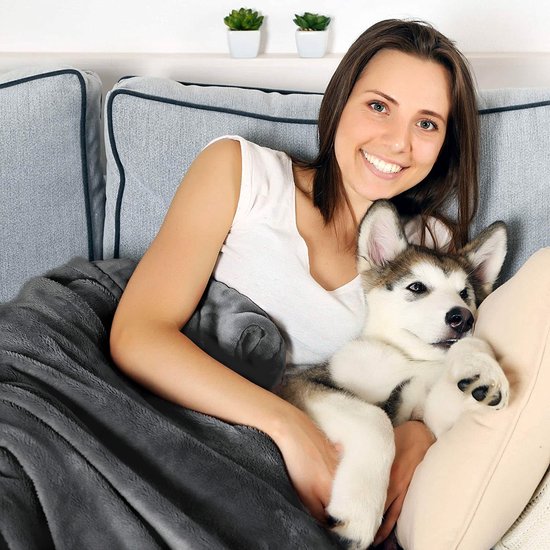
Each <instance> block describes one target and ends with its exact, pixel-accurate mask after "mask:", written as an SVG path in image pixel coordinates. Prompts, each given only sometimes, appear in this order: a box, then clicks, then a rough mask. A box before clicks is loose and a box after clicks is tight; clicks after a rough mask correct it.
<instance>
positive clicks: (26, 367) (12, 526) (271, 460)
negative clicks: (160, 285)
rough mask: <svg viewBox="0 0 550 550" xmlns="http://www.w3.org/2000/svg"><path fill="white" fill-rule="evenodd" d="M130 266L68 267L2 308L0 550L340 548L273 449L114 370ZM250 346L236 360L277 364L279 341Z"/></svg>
mask: <svg viewBox="0 0 550 550" xmlns="http://www.w3.org/2000/svg"><path fill="white" fill-rule="evenodd" d="M134 267H135V263H134V262H132V261H130V260H105V261H98V262H88V261H87V260H84V259H81V258H76V259H74V260H72V261H71V262H69V263H68V264H66V265H64V266H61V267H59V268H57V269H55V270H53V271H51V272H49V273H47V274H46V275H45V276H42V277H36V278H34V279H31V280H30V281H29V282H28V283H27V284H26V285H25V286H24V287H23V289H22V290H21V292H20V293H19V295H18V296H17V297H16V298H15V299H14V300H13V301H11V302H8V303H6V304H2V305H0V548H2V547H7V548H10V549H11V550H19V549H21V550H33V549H44V548H59V549H63V548H66V549H71V550H72V549H75V548H79V549H80V548H82V549H95V548H97V549H106V548H109V549H126V548H127V549H132V550H137V549H141V548H143V549H156V548H174V549H176V548H177V549H180V548H190V549H201V548H204V549H209V550H211V549H216V548H235V549H237V548H238V549H239V550H244V549H256V548H274V549H275V548H276V549H285V548H288V549H291V548H315V549H320V550H322V549H325V548H338V547H339V546H340V545H339V542H338V540H337V539H336V537H334V536H333V535H332V534H330V533H329V532H327V531H326V530H325V529H323V528H322V527H321V526H320V525H318V524H317V523H316V522H315V521H314V519H313V518H312V517H311V516H310V515H309V514H308V513H307V511H305V509H304V508H303V506H302V505H301V503H300V501H299V499H298V497H297V496H296V493H295V491H294V490H293V488H292V485H291V483H290V481H289V479H288V476H287V473H286V470H285V467H284V463H283V461H282V458H281V456H280V453H279V451H278V449H277V447H276V446H275V444H274V443H273V441H271V440H270V439H269V437H267V436H266V435H265V434H263V433H261V432H260V431H258V430H255V429H252V428H249V427H246V426H238V425H230V424H227V423H224V422H222V421H220V420H218V419H215V418H212V417H209V416H206V415H203V414H200V413H197V412H194V411H190V410H187V409H184V408H182V407H178V406H176V405H174V404H171V403H169V402H167V401H164V400H162V399H160V398H158V397H156V396H154V395H152V394H151V393H149V392H148V391H146V390H145V389H144V388H141V387H140V386H138V385H136V384H134V383H133V382H132V381H130V380H129V379H128V378H127V377H125V376H124V375H123V374H122V373H121V372H120V371H118V370H117V369H116V367H115V366H114V365H113V363H112V361H111V360H110V357H109V353H108V335H109V329H110V324H111V320H112V316H113V313H114V310H115V308H116V305H117V303H118V300H119V299H120V296H121V294H122V290H123V288H124V286H125V284H126V281H127V280H128V278H129V276H130V275H131V273H132V271H133V269H134ZM260 332H261V331H260ZM261 336H262V337H264V336H265V334H264V332H262V334H261ZM258 342H259V341H258ZM258 342H256V343H254V344H253V345H252V346H249V343H247V342H244V343H242V346H241V349H243V350H245V352H250V353H254V352H255V353H260V352H261V353H262V354H265V353H273V354H274V355H273V356H274V357H278V358H279V359H280V357H281V355H280V353H281V350H280V349H279V348H278V347H277V340H276V339H275V340H273V341H270V342H267V341H266V342H264V343H262V345H259V344H258ZM266 343H269V344H273V343H274V344H275V346H267V347H265V349H264V348H263V347H262V346H264V344H266ZM268 348H269V349H268ZM258 350H259V351H258ZM262 350H263V351H262ZM266 350H267V351H266ZM277 368H278V367H277ZM274 372H275V374H274V375H273V376H272V379H273V380H274V379H276V378H277V376H278V371H277V369H275V370H274Z"/></svg>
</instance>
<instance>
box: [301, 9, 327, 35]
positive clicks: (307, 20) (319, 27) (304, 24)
mask: <svg viewBox="0 0 550 550" xmlns="http://www.w3.org/2000/svg"><path fill="white" fill-rule="evenodd" d="M294 15H295V16H296V19H293V21H294V23H296V25H298V27H300V30H302V31H324V30H325V29H326V28H327V27H328V24H329V23H330V17H326V16H324V15H319V14H318V13H309V12H308V11H306V12H305V13H303V14H302V15H298V14H297V13H295V14H294Z"/></svg>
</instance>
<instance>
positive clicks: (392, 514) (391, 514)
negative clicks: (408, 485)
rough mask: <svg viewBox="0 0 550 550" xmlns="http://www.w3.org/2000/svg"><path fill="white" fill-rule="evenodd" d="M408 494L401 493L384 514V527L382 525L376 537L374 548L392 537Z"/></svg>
mask: <svg viewBox="0 0 550 550" xmlns="http://www.w3.org/2000/svg"><path fill="white" fill-rule="evenodd" d="M406 494H407V493H406V492H403V493H401V494H400V495H398V496H397V498H396V499H395V500H394V501H393V502H391V503H390V505H389V507H388V508H387V510H386V513H385V514H384V519H383V521H382V525H380V528H379V529H378V532H377V533H376V536H375V537H374V542H373V545H374V546H377V545H378V544H380V543H381V542H382V541H384V540H386V539H387V538H388V537H389V536H390V533H391V532H392V529H393V528H394V527H395V524H396V523H397V518H399V514H400V513H401V508H403V502H404V501H405V495H406Z"/></svg>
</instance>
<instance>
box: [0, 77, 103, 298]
mask: <svg viewBox="0 0 550 550" xmlns="http://www.w3.org/2000/svg"><path fill="white" fill-rule="evenodd" d="M100 112H101V82H100V80H99V78H98V77H97V76H96V75H94V74H92V73H88V72H84V71H79V70H75V69H72V68H59V69H56V70H47V69H43V68H42V69H41V68H27V69H22V70H17V71H12V72H9V73H6V74H4V75H0V223H1V228H2V236H1V241H0V301H4V300H7V299H10V298H12V297H13V296H14V295H15V293H16V292H17V290H18V289H19V288H20V286H21V283H22V282H23V281H24V280H26V279H28V278H29V277H31V276H33V275H37V274H39V273H42V272H44V271H46V270H48V269H51V268H53V267H55V266H57V265H59V264H61V263H63V262H65V261H67V260H68V259H69V258H71V257H72V256H76V255H79V256H85V257H88V258H90V259H94V258H101V254H102V235H103V221H104V210H103V209H104V178H103V175H102V168H101V163H100V143H101V133H100Z"/></svg>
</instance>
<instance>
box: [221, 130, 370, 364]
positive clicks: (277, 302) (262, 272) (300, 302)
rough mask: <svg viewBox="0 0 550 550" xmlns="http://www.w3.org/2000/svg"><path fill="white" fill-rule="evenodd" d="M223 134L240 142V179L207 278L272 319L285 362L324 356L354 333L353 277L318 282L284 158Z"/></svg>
mask: <svg viewBox="0 0 550 550" xmlns="http://www.w3.org/2000/svg"><path fill="white" fill-rule="evenodd" d="M225 137H230V138H231V139H235V140H238V141H239V142H240V144H241V154H242V179H241V190H240V196H239V202H238V206H237V211H236V213H235V218H234V220H233V224H232V226H231V230H230V231H229V234H228V235H227V238H226V240H225V242H224V244H223V246H222V249H221V252H220V255H219V258H218V261H217V263H216V266H215V268H214V272H213V277H214V278H215V279H217V280H218V281H221V282H223V283H225V284H227V285H228V286H230V287H233V288H235V289H236V290H238V291H239V292H240V293H241V294H244V295H245V296H248V297H249V298H250V299H251V300H252V301H253V302H255V303H256V304H257V305H258V306H259V307H261V308H262V309H263V310H264V311H265V312H266V313H267V314H268V315H269V317H270V318H271V319H272V320H273V321H274V322H275V324H276V325H277V327H278V328H279V330H280V331H281V333H282V335H283V337H284V339H285V343H286V346H287V364H289V365H304V366H305V365H311V364H316V363H320V362H322V361H326V360H327V359H329V357H331V356H332V355H333V354H334V353H335V352H336V351H337V350H338V349H339V348H340V347H341V346H342V345H343V344H344V343H345V342H347V341H348V340H351V339H352V338H355V337H357V336H358V335H359V334H360V331H361V328H362V326H363V324H364V318H365V301H364V297H363V293H362V291H361V284H360V278H359V276H357V277H355V278H354V279H352V280H351V281H349V282H348V283H347V284H345V285H343V286H341V287H339V288H337V289H335V290H330V291H329V290H325V289H324V288H323V287H322V286H321V285H320V284H319V283H317V281H316V280H315V279H314V278H313V277H312V276H311V274H310V269H309V256H308V249H307V245H306V243H305V241H304V239H303V238H302V236H301V235H300V233H299V232H298V228H297V225H296V196H295V193H296V187H295V183H294V176H293V172H292V161H291V159H290V157H289V156H288V155H287V154H286V153H283V152H281V151H275V150H273V149H268V148H267V147H261V146H259V145H256V144H254V143H252V142H249V141H247V140H245V139H243V138H241V137H239V136H225ZM218 139H223V138H218Z"/></svg>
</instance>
